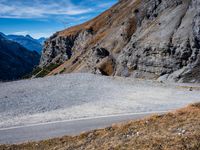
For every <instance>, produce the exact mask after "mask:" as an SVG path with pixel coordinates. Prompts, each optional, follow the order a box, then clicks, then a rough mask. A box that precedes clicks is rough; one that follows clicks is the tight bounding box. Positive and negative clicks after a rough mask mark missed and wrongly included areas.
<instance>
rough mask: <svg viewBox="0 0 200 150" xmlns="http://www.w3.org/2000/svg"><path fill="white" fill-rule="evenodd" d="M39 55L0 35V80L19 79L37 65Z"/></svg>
mask: <svg viewBox="0 0 200 150" xmlns="http://www.w3.org/2000/svg"><path fill="white" fill-rule="evenodd" d="M39 58H40V55H39V54H38V53H37V52H36V51H33V52H31V51H29V50H27V49H26V48H24V47H23V46H21V45H20V44H19V43H17V42H13V41H11V40H8V39H6V38H5V37H3V36H2V35H0V70H1V72H0V80H1V81H9V80H16V79H21V78H22V77H23V76H25V75H26V74H28V73H30V72H31V71H32V69H33V68H34V67H36V66H37V65H38V63H39Z"/></svg>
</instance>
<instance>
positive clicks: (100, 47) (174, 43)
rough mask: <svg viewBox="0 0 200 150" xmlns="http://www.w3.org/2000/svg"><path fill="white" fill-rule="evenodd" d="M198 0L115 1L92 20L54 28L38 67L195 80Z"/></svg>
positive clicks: (199, 64) (199, 66) (198, 74)
mask: <svg viewBox="0 0 200 150" xmlns="http://www.w3.org/2000/svg"><path fill="white" fill-rule="evenodd" d="M199 9H200V0H121V1H119V2H118V3H117V4H116V5H115V6H113V7H112V8H110V9H109V10H107V11H106V12H104V13H102V14H101V15H100V16H98V17H96V18H94V19H93V20H91V21H89V22H86V23H84V24H81V25H79V26H75V27H71V28H69V29H66V30H64V31H60V32H57V33H56V34H54V35H53V36H52V37H51V38H49V39H48V40H47V42H46V43H45V47H44V49H43V54H42V57H41V61H40V67H44V66H48V65H49V64H51V63H59V64H60V63H61V64H62V65H61V66H59V67H58V68H56V69H55V70H53V71H52V72H51V73H50V74H49V75H52V74H57V73H60V72H65V73H69V72H92V73H101V74H103V75H118V76H131V77H139V78H148V79H159V80H170V81H179V82H200V10H199Z"/></svg>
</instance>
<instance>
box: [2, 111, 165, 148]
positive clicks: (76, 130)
mask: <svg viewBox="0 0 200 150" xmlns="http://www.w3.org/2000/svg"><path fill="white" fill-rule="evenodd" d="M161 113H164V112H147V113H135V114H122V115H112V116H102V117H95V118H83V119H74V120H66V121H60V122H49V123H44V124H36V125H29V126H18V127H11V128H4V129H0V144H16V143H23V142H28V141H39V140H44V139H49V138H55V137H62V136H64V135H77V134H80V133H81V132H85V131H90V130H93V129H98V128H104V127H108V126H110V125H112V124H113V123H120V122H124V121H129V120H134V119H139V118H142V117H145V116H148V115H152V114H161Z"/></svg>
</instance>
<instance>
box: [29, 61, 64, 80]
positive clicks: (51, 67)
mask: <svg viewBox="0 0 200 150" xmlns="http://www.w3.org/2000/svg"><path fill="white" fill-rule="evenodd" d="M59 65H60V64H53V63H51V64H50V65H48V66H46V67H43V68H42V69H41V68H39V67H37V68H36V69H35V70H34V71H33V72H32V74H31V76H35V77H36V78H40V77H44V76H46V75H48V74H49V73H50V72H51V71H52V70H54V69H55V68H57V67H58V66H59Z"/></svg>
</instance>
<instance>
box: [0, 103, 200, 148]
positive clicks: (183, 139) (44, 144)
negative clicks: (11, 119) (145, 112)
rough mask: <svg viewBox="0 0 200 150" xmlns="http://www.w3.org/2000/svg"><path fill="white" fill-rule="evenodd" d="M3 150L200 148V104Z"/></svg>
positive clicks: (5, 146)
mask: <svg viewBox="0 0 200 150" xmlns="http://www.w3.org/2000/svg"><path fill="white" fill-rule="evenodd" d="M0 149H1V150H7V149H10V150H12V149H15V150H18V149H20V150H21V149H26V150H35V149H37V150H40V149H41V150H44V149H48V150H49V149H59V150H64V149H65V150H66V149H67V150H74V149H76V150H77V149H78V150H79V149H95V150H96V149H99V150H102V149H105V150H106V149H109V150H111V149H120V150H121V149H132V150H133V149H135V150H139V149H141V150H183V149H184V150H198V149H200V103H198V104H192V105H189V106H188V107H186V108H183V109H180V110H177V111H174V112H170V113H168V114H164V115H154V116H150V117H147V118H144V119H142V120H137V121H130V122H126V123H123V124H115V125H112V126H111V127H108V128H105V129H99V130H94V131H90V132H87V133H82V134H80V135H78V136H65V137H62V138H55V139H50V140H45V141H40V142H30V143H25V144H20V145H1V146H0Z"/></svg>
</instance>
